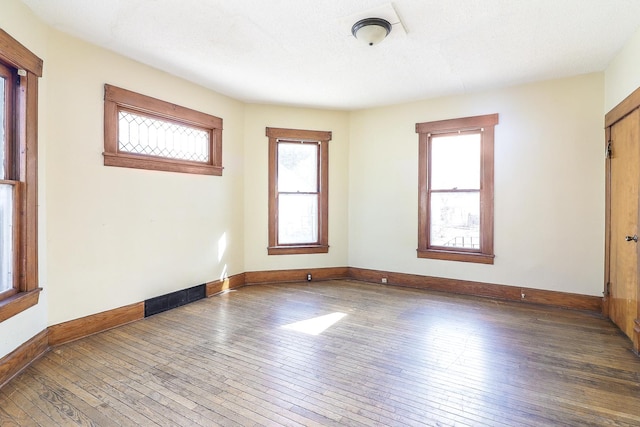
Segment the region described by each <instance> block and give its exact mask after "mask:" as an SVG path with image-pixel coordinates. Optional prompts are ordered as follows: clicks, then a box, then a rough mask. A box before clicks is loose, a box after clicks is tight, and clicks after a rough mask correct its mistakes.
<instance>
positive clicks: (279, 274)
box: [244, 267, 349, 285]
mask: <svg viewBox="0 0 640 427" xmlns="http://www.w3.org/2000/svg"><path fill="white" fill-rule="evenodd" d="M309 273H311V277H312V280H313V281H315V280H331V279H348V278H349V267H329V268H301V269H297V270H270V271H249V272H246V273H244V274H245V282H246V284H248V285H255V284H259V283H287V282H300V281H305V280H307V274H309Z"/></svg>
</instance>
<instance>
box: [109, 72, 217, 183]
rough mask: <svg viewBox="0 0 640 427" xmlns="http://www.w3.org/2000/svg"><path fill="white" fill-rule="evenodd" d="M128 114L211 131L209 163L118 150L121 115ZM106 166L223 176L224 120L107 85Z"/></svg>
mask: <svg viewBox="0 0 640 427" xmlns="http://www.w3.org/2000/svg"><path fill="white" fill-rule="evenodd" d="M121 110H124V111H127V112H130V113H133V114H139V115H142V116H146V117H150V118H153V119H156V120H162V121H165V122H172V123H176V124H179V125H182V126H188V127H196V128H199V129H203V130H206V131H207V132H209V135H210V138H209V153H210V156H209V157H210V159H209V162H207V163H205V162H196V161H189V160H180V159H173V158H169V157H162V156H152V155H146V154H136V153H128V152H123V151H120V150H119V149H118V125H119V120H118V113H119V112H120V111H121ZM102 154H103V156H104V165H105V166H118V167H124V168H134V169H147V170H157V171H167V172H181V173H192V174H201V175H216V176H221V175H222V169H223V167H222V119H221V118H219V117H215V116H212V115H210V114H206V113H202V112H200V111H196V110H192V109H190V108H186V107H181V106H179V105H176V104H172V103H169V102H166V101H161V100H159V99H156V98H152V97H150V96H146V95H141V94H139V93H136V92H132V91H129V90H126V89H122V88H119V87H116V86H112V85H109V84H105V85H104V152H103V153H102Z"/></svg>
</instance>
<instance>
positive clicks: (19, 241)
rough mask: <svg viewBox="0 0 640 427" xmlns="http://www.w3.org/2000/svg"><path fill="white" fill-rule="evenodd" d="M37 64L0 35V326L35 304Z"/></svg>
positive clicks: (39, 68)
mask: <svg viewBox="0 0 640 427" xmlns="http://www.w3.org/2000/svg"><path fill="white" fill-rule="evenodd" d="M41 75H42V60H40V59H39V58H38V57H36V56H35V55H34V54H33V53H31V52H30V51H29V50H28V49H26V48H25V47H24V46H22V45H21V44H20V43H18V42H17V41H16V40H15V39H13V38H12V37H11V36H10V35H8V34H7V33H6V32H4V31H2V30H0V322H1V321H3V320H5V319H8V318H9V317H11V316H13V315H15V314H17V313H19V312H21V311H23V310H25V309H26V308H28V307H31V306H33V305H35V304H37V302H38V294H39V291H40V289H39V288H38V240H37V231H38V230H37V224H38V219H37V209H38V202H37V199H38V191H37V188H38V177H37V157H38V149H37V146H38V141H37V135H38V132H37V129H38V118H37V112H38V77H40V76H41Z"/></svg>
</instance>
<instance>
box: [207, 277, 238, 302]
mask: <svg viewBox="0 0 640 427" xmlns="http://www.w3.org/2000/svg"><path fill="white" fill-rule="evenodd" d="M244 284H245V273H240V274H235V275H233V276H231V277H227V278H226V279H222V280H216V281H214V282H208V283H207V292H206V295H207V297H210V296H213V295H216V294H219V293H220V292H224V291H228V290H231V289H237V288H240V287H242V286H244Z"/></svg>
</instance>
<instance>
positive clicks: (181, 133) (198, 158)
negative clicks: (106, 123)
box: [118, 110, 211, 164]
mask: <svg viewBox="0 0 640 427" xmlns="http://www.w3.org/2000/svg"><path fill="white" fill-rule="evenodd" d="M118 131H119V135H118V150H119V151H120V152H126V153H132V154H147V155H150V156H158V157H167V158H169V159H179V160H190V161H193V162H201V163H205V164H206V163H208V162H209V159H210V152H209V144H210V140H211V135H210V132H209V131H207V130H205V129H198V128H194V127H191V126H184V125H180V124H177V123H172V122H168V121H166V120H158V119H156V118H153V117H147V116H144V115H142V114H137V113H133V112H130V111H126V110H120V111H119V113H118Z"/></svg>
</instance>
